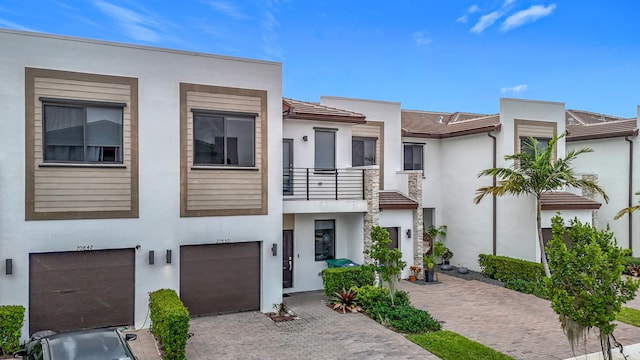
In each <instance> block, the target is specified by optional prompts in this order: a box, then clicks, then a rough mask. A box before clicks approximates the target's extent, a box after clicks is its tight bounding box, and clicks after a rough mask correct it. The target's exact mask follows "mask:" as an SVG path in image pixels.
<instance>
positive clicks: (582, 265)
mask: <svg viewBox="0 0 640 360" xmlns="http://www.w3.org/2000/svg"><path fill="white" fill-rule="evenodd" d="M551 221H552V227H553V239H552V240H550V241H549V243H548V245H547V254H548V255H549V266H550V267H551V269H552V270H553V273H552V274H551V278H547V279H546V285H547V287H548V289H549V292H550V295H551V307H552V308H553V310H554V311H555V312H556V313H557V314H558V315H559V319H560V323H561V324H562V329H563V330H564V332H565V334H566V335H567V339H568V340H569V344H570V345H571V350H572V351H574V352H575V346H576V345H577V344H578V343H579V342H580V339H582V340H583V341H586V334H587V332H588V331H589V330H590V329H591V328H594V327H596V328H598V331H599V333H600V346H601V349H602V354H603V356H604V359H611V342H610V337H613V330H614V329H615V326H616V325H615V324H613V321H614V320H615V318H616V315H617V314H618V312H620V309H621V307H622V304H623V303H625V302H627V301H628V300H631V299H633V298H634V297H635V293H636V290H638V285H639V283H638V282H637V281H633V280H632V279H631V278H628V279H626V280H623V279H622V276H621V275H622V271H623V269H624V266H623V259H624V256H625V254H626V253H627V251H626V250H624V249H622V248H620V247H618V246H617V244H616V242H615V239H614V238H613V233H612V232H611V231H610V230H609V229H606V230H598V229H594V228H592V227H591V226H589V225H588V224H582V223H581V222H580V221H578V219H573V220H571V221H570V224H569V226H570V227H569V228H565V226H564V221H563V220H562V218H561V217H560V216H558V215H556V216H555V217H554V218H553V219H552V220H551ZM565 234H567V235H568V237H569V242H570V247H569V248H567V245H566V244H565ZM614 343H615V338H614ZM574 355H575V354H574Z"/></svg>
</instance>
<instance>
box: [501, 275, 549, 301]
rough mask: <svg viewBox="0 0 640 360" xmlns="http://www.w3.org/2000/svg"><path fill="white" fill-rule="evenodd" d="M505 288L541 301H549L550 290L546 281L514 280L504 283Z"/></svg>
mask: <svg viewBox="0 0 640 360" xmlns="http://www.w3.org/2000/svg"><path fill="white" fill-rule="evenodd" d="M504 287H506V288H507V289H511V290H515V291H518V292H521V293H525V294H531V295H534V296H537V297H539V298H541V299H547V300H549V289H548V288H547V286H546V285H545V282H544V281H538V282H535V281H527V280H522V279H512V280H507V281H505V282H504Z"/></svg>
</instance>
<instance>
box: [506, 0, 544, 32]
mask: <svg viewBox="0 0 640 360" xmlns="http://www.w3.org/2000/svg"><path fill="white" fill-rule="evenodd" d="M555 8H556V4H551V5H549V6H543V5H533V6H531V7H530V8H528V9H526V10H521V11H518V12H517V13H515V14H513V15H511V16H509V17H508V18H506V20H505V21H504V22H503V23H502V26H501V27H500V31H502V32H507V31H509V30H513V29H515V28H517V27H520V26H522V25H524V24H527V23H531V22H534V21H536V20H538V19H540V18H543V17H545V16H549V15H551V13H552V12H553V10H555Z"/></svg>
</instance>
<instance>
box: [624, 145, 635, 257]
mask: <svg viewBox="0 0 640 360" xmlns="http://www.w3.org/2000/svg"><path fill="white" fill-rule="evenodd" d="M624 139H625V141H627V142H628V143H629V194H628V205H627V206H628V207H631V206H632V205H633V141H632V140H629V137H628V136H625V137H624ZM632 216H633V214H632V213H629V250H631V253H632V254H633V221H632Z"/></svg>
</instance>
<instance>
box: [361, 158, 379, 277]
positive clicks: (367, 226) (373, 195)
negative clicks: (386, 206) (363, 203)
mask: <svg viewBox="0 0 640 360" xmlns="http://www.w3.org/2000/svg"><path fill="white" fill-rule="evenodd" d="M379 193H380V170H379V169H378V168H371V169H365V170H364V197H365V199H366V200H367V212H366V213H365V214H364V251H365V253H364V263H365V264H372V263H373V261H372V260H371V255H370V254H369V251H371V227H373V226H376V225H379V224H380V194H379Z"/></svg>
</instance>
